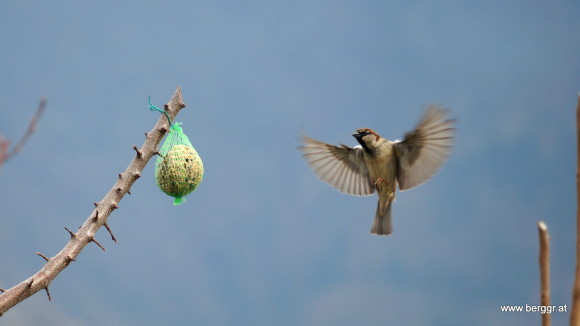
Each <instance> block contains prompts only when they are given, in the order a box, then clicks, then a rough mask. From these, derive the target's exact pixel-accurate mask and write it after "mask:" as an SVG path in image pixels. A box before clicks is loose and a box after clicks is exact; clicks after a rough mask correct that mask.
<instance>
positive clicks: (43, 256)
mask: <svg viewBox="0 0 580 326" xmlns="http://www.w3.org/2000/svg"><path fill="white" fill-rule="evenodd" d="M36 254H37V255H39V256H40V257H42V258H44V260H46V261H48V258H46V256H45V255H43V254H41V253H40V252H38V251H37V252H36Z"/></svg>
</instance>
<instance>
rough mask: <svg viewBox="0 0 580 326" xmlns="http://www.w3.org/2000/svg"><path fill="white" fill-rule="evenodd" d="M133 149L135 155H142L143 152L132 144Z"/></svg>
mask: <svg viewBox="0 0 580 326" xmlns="http://www.w3.org/2000/svg"><path fill="white" fill-rule="evenodd" d="M133 149H134V150H135V152H137V157H139V158H140V157H141V156H143V153H142V152H141V151H140V150H139V149H138V148H137V146H136V145H133Z"/></svg>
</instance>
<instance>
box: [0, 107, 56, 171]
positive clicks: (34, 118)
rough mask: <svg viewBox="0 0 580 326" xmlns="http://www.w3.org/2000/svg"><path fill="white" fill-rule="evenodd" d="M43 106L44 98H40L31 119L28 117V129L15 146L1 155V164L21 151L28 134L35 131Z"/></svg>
mask: <svg viewBox="0 0 580 326" xmlns="http://www.w3.org/2000/svg"><path fill="white" fill-rule="evenodd" d="M45 107H46V99H42V100H40V104H38V108H37V109H36V112H35V113H34V116H32V119H30V123H29V124H28V129H26V132H25V133H24V135H22V138H20V140H19V141H18V143H16V146H14V148H12V150H11V151H10V152H8V153H7V154H6V155H4V156H3V157H2V161H0V164H2V162H6V161H8V160H9V159H11V158H13V157H14V156H16V155H17V154H18V153H20V151H22V148H24V145H26V142H27V141H28V139H29V138H30V136H31V135H32V134H33V133H34V131H36V127H37V126H38V120H40V117H41V116H42V113H43V112H44V108H45Z"/></svg>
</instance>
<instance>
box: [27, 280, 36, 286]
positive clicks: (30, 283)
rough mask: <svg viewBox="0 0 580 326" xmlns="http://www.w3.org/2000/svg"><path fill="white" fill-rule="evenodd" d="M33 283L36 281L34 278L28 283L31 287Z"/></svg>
mask: <svg viewBox="0 0 580 326" xmlns="http://www.w3.org/2000/svg"><path fill="white" fill-rule="evenodd" d="M32 283H34V279H30V282H28V283H27V284H26V285H27V286H28V287H29V288H31V287H32Z"/></svg>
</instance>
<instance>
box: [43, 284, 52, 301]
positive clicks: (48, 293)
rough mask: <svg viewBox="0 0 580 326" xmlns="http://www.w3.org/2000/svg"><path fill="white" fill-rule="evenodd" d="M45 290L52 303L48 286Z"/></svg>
mask: <svg viewBox="0 0 580 326" xmlns="http://www.w3.org/2000/svg"><path fill="white" fill-rule="evenodd" d="M44 290H45V291H46V295H47V296H48V301H50V300H51V297H50V292H49V291H48V286H47V287H45V288H44Z"/></svg>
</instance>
